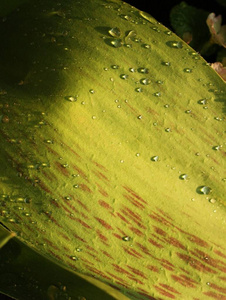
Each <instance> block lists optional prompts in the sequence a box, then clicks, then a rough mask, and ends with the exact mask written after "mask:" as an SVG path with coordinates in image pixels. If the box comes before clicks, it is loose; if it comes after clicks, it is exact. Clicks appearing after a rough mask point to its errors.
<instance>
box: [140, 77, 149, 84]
mask: <svg viewBox="0 0 226 300" xmlns="http://www.w3.org/2000/svg"><path fill="white" fill-rule="evenodd" d="M140 82H141V83H142V84H143V85H148V84H150V82H151V81H150V80H149V79H148V78H142V79H141V80H140Z"/></svg>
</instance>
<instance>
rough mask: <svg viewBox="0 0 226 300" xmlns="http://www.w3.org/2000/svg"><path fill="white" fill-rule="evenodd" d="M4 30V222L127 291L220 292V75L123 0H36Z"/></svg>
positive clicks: (178, 295)
mask: <svg viewBox="0 0 226 300" xmlns="http://www.w3.org/2000/svg"><path fill="white" fill-rule="evenodd" d="M0 34H1V37H2V39H3V40H4V43H2V44H1V45H0V70H1V71H0V82H1V95H0V97H1V98H0V165H1V168H0V202H1V213H0V215H1V219H0V220H1V222H2V223H3V224H5V225H6V226H7V227H8V228H9V229H10V230H13V231H14V232H16V233H17V237H18V239H19V240H20V241H21V242H22V243H24V244H25V245H27V246H29V247H30V248H31V249H34V250H35V251H37V252H39V253H40V254H41V255H43V257H47V258H51V259H52V260H54V261H55V262H57V263H59V264H60V265H61V266H62V268H65V267H66V268H69V269H71V270H72V271H76V272H78V273H79V274H82V275H81V276H83V275H89V276H91V277H94V276H95V277H96V278H97V279H99V280H101V281H102V282H104V283H106V284H108V285H109V286H112V287H115V288H116V289H118V290H119V291H121V292H122V293H123V294H124V295H125V296H126V297H128V298H130V299H134V300H135V299H142V300H147V299H164V300H165V299H186V298H188V297H190V296H191V297H193V298H194V299H195V298H196V299H197V298H198V299H207V298H211V297H212V298H213V297H215V298H217V297H218V298H220V297H221V298H223V297H225V288H224V282H225V281H224V280H225V276H224V273H225V271H226V270H225V265H226V257H225V253H224V252H225V247H226V244H225V231H226V230H225V182H226V179H225V123H224V121H225V83H224V82H223V80H222V79H221V78H220V77H219V76H218V75H217V73H216V72H215V71H214V70H213V69H212V68H211V67H210V66H209V65H208V64H207V63H206V61H205V60H204V59H203V58H202V57H200V56H199V54H198V53H196V52H195V51H194V50H193V49H192V48H191V47H189V46H188V45H187V44H186V43H184V42H183V41H182V40H181V39H180V38H178V37H177V36H176V35H174V34H173V33H171V32H170V31H169V30H168V29H167V28H165V27H164V26H163V25H161V24H159V23H158V22H157V21H156V20H155V19H153V18H152V17H151V16H150V15H148V14H146V13H144V12H141V11H139V10H137V9H136V8H134V7H131V6H130V5H128V4H126V3H123V2H120V1H104V0H96V1H91V0H84V1H71V0H65V1H64V2H62V3H61V4H60V3H56V2H55V1H52V0H49V1H44V0H43V1H41V0H39V1H35V2H33V1H31V3H30V4H26V5H24V6H22V7H21V8H20V10H17V11H15V12H13V13H12V14H11V15H9V16H8V17H7V20H6V21H5V22H3V23H2V24H1V28H0ZM4 248H5V247H3V249H4ZM43 259H44V258H43ZM39 265H40V272H42V265H41V263H40V264H39ZM51 268H52V267H51ZM58 270H59V269H58ZM34 273H35V272H34ZM14 274H15V272H14ZM18 276H19V274H18ZM33 276H35V275H33V274H32V271H31V276H30V277H31V278H33ZM56 276H59V278H61V277H60V271H57V272H56ZM71 276H73V275H71ZM15 277H16V276H15ZM43 277H45V271H44V272H43ZM63 277H64V276H62V279H59V281H60V282H64V280H63ZM47 279H48V276H47ZM53 285H54V286H56V283H55V281H54V282H53ZM65 285H66V286H67V285H68V284H65ZM3 288H4V286H2V285H1V284H0V290H2V291H3ZM40 288H42V286H41V285H40ZM56 288H58V286H56ZM43 290H45V291H46V288H45V289H43ZM51 291H52V292H53V294H54V293H55V288H52V289H51ZM9 292H11V293H12V295H13V293H14V292H15V288H14V287H12V286H11V291H9ZM81 296H82V295H81ZM18 297H19V296H18ZM21 297H22V295H21ZM72 298H73V297H72ZM88 299H89V298H88ZM118 299H122V298H120V296H119V297H118Z"/></svg>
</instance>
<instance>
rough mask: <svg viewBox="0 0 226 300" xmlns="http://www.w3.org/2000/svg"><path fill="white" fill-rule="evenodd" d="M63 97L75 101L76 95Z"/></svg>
mask: <svg viewBox="0 0 226 300" xmlns="http://www.w3.org/2000/svg"><path fill="white" fill-rule="evenodd" d="M64 99H66V100H67V101H69V102H75V101H77V97H75V96H66V97H65V98H64Z"/></svg>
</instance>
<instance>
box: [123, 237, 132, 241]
mask: <svg viewBox="0 0 226 300" xmlns="http://www.w3.org/2000/svg"><path fill="white" fill-rule="evenodd" d="M122 239H123V241H125V242H129V241H131V237H130V236H124V237H123V238H122Z"/></svg>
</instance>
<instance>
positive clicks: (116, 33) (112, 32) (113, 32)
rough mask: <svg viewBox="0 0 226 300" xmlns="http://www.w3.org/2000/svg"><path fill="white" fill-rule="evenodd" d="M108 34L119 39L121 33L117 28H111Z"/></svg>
mask: <svg viewBox="0 0 226 300" xmlns="http://www.w3.org/2000/svg"><path fill="white" fill-rule="evenodd" d="M108 32H109V34H110V35H111V36H113V37H120V35H121V31H120V29H119V28H118V27H113V28H111V29H110V30H109V31H108Z"/></svg>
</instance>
